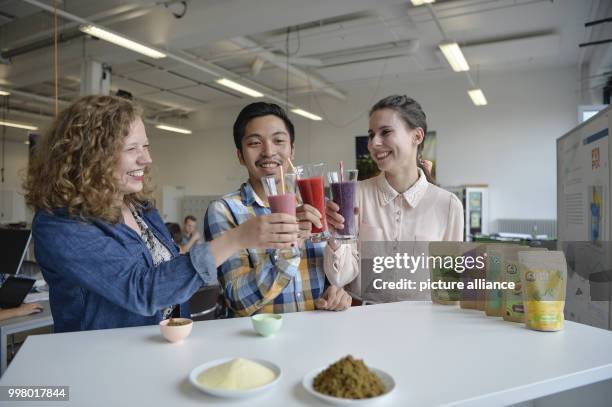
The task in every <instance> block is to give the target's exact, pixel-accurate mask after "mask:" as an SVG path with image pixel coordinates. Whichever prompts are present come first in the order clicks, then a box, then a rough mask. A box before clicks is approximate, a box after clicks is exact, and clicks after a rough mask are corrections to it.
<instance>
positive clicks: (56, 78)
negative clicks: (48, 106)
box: [53, 0, 59, 116]
mask: <svg viewBox="0 0 612 407" xmlns="http://www.w3.org/2000/svg"><path fill="white" fill-rule="evenodd" d="M57 1H58V0H53V82H54V83H53V88H54V91H55V116H57V115H58V114H59V49H58V37H59V29H58V17H57Z"/></svg>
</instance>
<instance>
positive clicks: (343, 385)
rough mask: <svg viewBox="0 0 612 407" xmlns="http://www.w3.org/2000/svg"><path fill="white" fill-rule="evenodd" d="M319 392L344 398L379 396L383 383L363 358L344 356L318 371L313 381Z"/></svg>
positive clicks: (383, 386)
mask: <svg viewBox="0 0 612 407" xmlns="http://www.w3.org/2000/svg"><path fill="white" fill-rule="evenodd" d="M313 387H314V389H315V390H316V391H318V392H319V393H323V394H327V395H328V396H333V397H340V398H346V399H366V398H371V397H376V396H380V395H381V394H383V393H384V392H385V385H384V383H383V382H382V381H381V380H380V378H379V377H378V376H377V375H376V374H374V373H373V372H372V371H371V370H370V369H368V367H367V366H366V365H365V364H364V363H363V360H359V359H353V357H352V356H351V355H348V356H345V357H343V358H342V359H340V360H339V361H337V362H335V363H334V364H332V365H331V366H329V367H328V368H327V369H325V370H323V371H322V372H321V373H319V374H318V375H317V376H316V377H315V378H314V381H313Z"/></svg>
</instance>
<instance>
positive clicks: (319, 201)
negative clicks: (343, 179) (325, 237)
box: [297, 176, 327, 233]
mask: <svg viewBox="0 0 612 407" xmlns="http://www.w3.org/2000/svg"><path fill="white" fill-rule="evenodd" d="M297 183H298V188H299V189H300V195H302V201H303V202H304V203H306V204H308V205H310V206H313V207H315V208H316V209H317V210H318V211H319V212H320V213H321V215H322V216H323V218H321V223H322V224H323V227H322V228H318V227H316V226H315V225H314V224H313V225H312V229H311V232H312V233H321V232H323V231H325V230H326V229H327V225H326V223H325V186H324V185H325V184H324V183H323V176H320V177H313V178H305V179H298V181H297Z"/></svg>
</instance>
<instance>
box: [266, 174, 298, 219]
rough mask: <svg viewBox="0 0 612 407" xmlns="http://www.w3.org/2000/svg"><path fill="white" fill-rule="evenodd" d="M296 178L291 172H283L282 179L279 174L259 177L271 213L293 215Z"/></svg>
mask: <svg viewBox="0 0 612 407" xmlns="http://www.w3.org/2000/svg"><path fill="white" fill-rule="evenodd" d="M296 179H297V176H296V174H293V173H288V174H284V176H283V177H282V179H281V177H280V176H279V175H268V176H266V177H263V178H262V179H261V183H262V185H263V188H264V192H265V193H266V197H267V198H268V203H269V204H270V210H271V211H272V213H286V214H287V215H291V216H295V206H296V200H295V181H296Z"/></svg>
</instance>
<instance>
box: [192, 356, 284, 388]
mask: <svg viewBox="0 0 612 407" xmlns="http://www.w3.org/2000/svg"><path fill="white" fill-rule="evenodd" d="M274 379H276V374H275V373H274V371H273V370H272V369H270V368H268V367H266V366H263V365H261V364H259V363H257V362H253V361H251V360H248V359H242V358H236V359H232V360H230V361H229V362H225V363H222V364H220V365H217V366H214V367H211V368H210V369H207V370H205V371H204V372H202V374H200V376H198V383H200V384H201V385H203V386H206V387H210V388H212V389H226V390H248V389H254V388H256V387H261V386H264V385H266V384H268V383H270V382H272V381H274Z"/></svg>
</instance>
